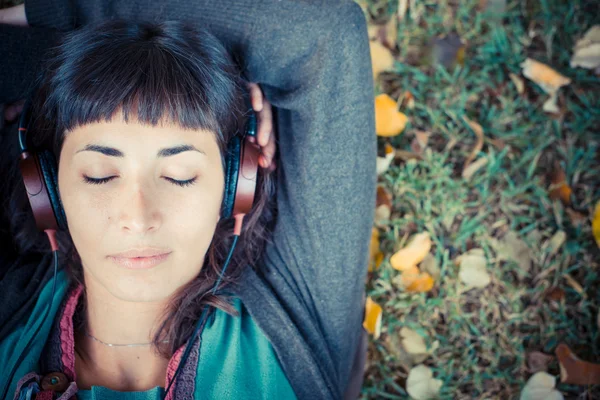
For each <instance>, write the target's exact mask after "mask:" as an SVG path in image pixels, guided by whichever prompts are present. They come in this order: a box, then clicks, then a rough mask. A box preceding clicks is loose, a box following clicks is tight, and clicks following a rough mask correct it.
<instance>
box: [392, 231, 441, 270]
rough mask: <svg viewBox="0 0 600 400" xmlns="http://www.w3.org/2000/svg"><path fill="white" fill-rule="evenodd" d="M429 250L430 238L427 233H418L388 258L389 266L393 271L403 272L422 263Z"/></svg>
mask: <svg viewBox="0 0 600 400" xmlns="http://www.w3.org/2000/svg"><path fill="white" fill-rule="evenodd" d="M430 249H431V238H430V237H429V233H427V232H423V233H419V234H417V235H415V236H414V237H413V238H412V240H411V241H410V242H409V243H408V244H407V245H406V246H405V247H404V248H403V249H401V250H399V251H397V252H396V253H395V254H394V255H393V256H392V257H391V258H390V264H391V265H392V267H393V268H394V269H397V270H398V271H404V270H406V269H409V268H411V267H414V266H416V265H417V264H418V263H420V262H421V261H423V259H424V258H425V256H426V255H427V254H428V253H429V250H430Z"/></svg>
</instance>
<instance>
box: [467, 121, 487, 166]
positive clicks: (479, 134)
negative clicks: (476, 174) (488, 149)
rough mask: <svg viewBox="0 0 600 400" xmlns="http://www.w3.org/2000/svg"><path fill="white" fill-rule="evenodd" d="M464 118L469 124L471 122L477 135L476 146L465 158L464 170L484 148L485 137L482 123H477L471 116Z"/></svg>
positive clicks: (470, 124)
mask: <svg viewBox="0 0 600 400" xmlns="http://www.w3.org/2000/svg"><path fill="white" fill-rule="evenodd" d="M463 118H464V120H465V121H466V122H467V124H469V126H470V127H471V129H473V132H475V136H476V137H477V141H476V142H475V146H473V150H471V153H470V154H469V156H468V157H467V159H466V160H465V163H464V165H463V171H464V170H465V169H466V168H467V167H468V166H469V164H470V163H471V161H473V160H474V159H475V157H477V155H478V154H479V152H480V151H481V149H483V139H484V137H483V136H484V135H483V128H482V127H481V125H479V123H477V122H475V121H471V120H470V119H469V118H467V117H465V116H463Z"/></svg>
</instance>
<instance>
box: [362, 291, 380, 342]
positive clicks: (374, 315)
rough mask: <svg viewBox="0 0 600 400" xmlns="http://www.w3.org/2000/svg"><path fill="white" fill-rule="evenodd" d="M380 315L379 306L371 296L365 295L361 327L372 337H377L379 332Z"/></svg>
mask: <svg viewBox="0 0 600 400" xmlns="http://www.w3.org/2000/svg"><path fill="white" fill-rule="evenodd" d="M381 315H382V309H381V306H380V305H379V304H377V303H375V302H374V301H373V299H371V297H367V301H366V304H365V318H364V320H363V327H364V328H365V330H366V331H367V332H369V333H370V334H371V335H373V338H374V339H378V338H379V335H380V334H381Z"/></svg>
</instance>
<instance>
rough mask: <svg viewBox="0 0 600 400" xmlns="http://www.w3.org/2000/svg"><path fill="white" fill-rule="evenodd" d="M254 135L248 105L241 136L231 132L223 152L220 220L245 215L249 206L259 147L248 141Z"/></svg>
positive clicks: (254, 189)
mask: <svg viewBox="0 0 600 400" xmlns="http://www.w3.org/2000/svg"><path fill="white" fill-rule="evenodd" d="M249 136H253V137H254V138H256V113H255V112H254V110H253V109H252V108H250V111H249V116H248V119H247V121H246V126H245V131H244V136H243V137H240V136H239V135H234V136H233V137H232V138H231V139H230V140H229V143H228V144H227V154H226V155H225V193H224V195H223V204H222V206H221V219H225V218H229V217H232V216H235V215H234V214H247V213H249V212H250V210H251V209H252V206H253V203H254V197H255V194H256V182H257V175H258V157H259V155H260V147H259V146H258V144H256V143H251V142H250V141H249V140H248V137H249Z"/></svg>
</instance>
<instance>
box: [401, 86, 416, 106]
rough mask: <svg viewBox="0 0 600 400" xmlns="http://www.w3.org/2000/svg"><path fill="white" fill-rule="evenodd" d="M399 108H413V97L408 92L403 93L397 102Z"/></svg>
mask: <svg viewBox="0 0 600 400" xmlns="http://www.w3.org/2000/svg"><path fill="white" fill-rule="evenodd" d="M398 103H399V104H400V107H401V108H408V109H409V110H412V109H414V108H415V96H413V94H412V93H411V92H410V91H408V90H407V91H405V92H404V93H403V94H402V97H400V99H399V100H398Z"/></svg>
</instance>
